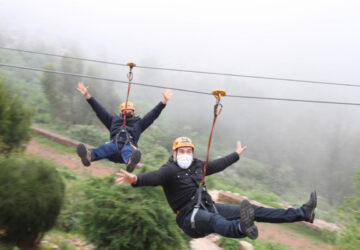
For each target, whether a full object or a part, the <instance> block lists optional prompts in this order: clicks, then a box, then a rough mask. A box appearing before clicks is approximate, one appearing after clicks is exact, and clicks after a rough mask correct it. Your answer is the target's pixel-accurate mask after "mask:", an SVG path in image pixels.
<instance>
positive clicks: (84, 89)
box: [77, 82, 91, 99]
mask: <svg viewBox="0 0 360 250" xmlns="http://www.w3.org/2000/svg"><path fill="white" fill-rule="evenodd" d="M88 89H89V86H87V87H85V85H84V83H83V82H79V83H78V88H77V90H79V92H80V93H81V94H82V95H83V96H85V98H86V99H89V98H90V97H91V96H90V94H89V92H88Z"/></svg>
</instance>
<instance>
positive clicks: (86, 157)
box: [76, 143, 91, 167]
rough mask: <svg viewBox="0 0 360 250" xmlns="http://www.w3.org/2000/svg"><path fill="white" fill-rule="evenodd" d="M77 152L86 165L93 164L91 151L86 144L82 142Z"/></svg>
mask: <svg viewBox="0 0 360 250" xmlns="http://www.w3.org/2000/svg"><path fill="white" fill-rule="evenodd" d="M76 151H77V154H78V156H79V157H80V158H81V162H82V164H83V165H84V166H85V167H88V166H90V165H91V152H90V151H89V150H88V149H87V148H86V147H85V145H84V144H82V143H80V144H79V145H78V146H77V149H76Z"/></svg>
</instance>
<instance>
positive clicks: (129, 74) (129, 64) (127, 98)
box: [123, 63, 136, 127]
mask: <svg viewBox="0 0 360 250" xmlns="http://www.w3.org/2000/svg"><path fill="white" fill-rule="evenodd" d="M127 66H129V67H130V70H129V73H128V75H127V77H128V79H129V84H128V90H127V94H126V102H125V111H126V110H127V105H128V100H129V95H130V87H131V81H132V79H133V73H132V69H133V67H135V66H136V64H135V63H128V64H127ZM125 126H126V114H125V115H124V121H123V127H125Z"/></svg>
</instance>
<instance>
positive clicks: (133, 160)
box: [126, 149, 141, 173]
mask: <svg viewBox="0 0 360 250" xmlns="http://www.w3.org/2000/svg"><path fill="white" fill-rule="evenodd" d="M140 159H141V152H140V150H138V149H135V150H134V151H133V152H132V154H131V156H130V159H129V161H128V163H127V165H126V171H128V172H129V173H131V172H132V171H134V169H135V167H136V165H137V164H138V163H139V161H140Z"/></svg>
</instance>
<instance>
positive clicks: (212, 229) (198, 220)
mask: <svg viewBox="0 0 360 250" xmlns="http://www.w3.org/2000/svg"><path fill="white" fill-rule="evenodd" d="M191 215H192V213H189V214H188V215H187V216H186V217H185V219H184V224H183V226H182V229H183V230H184V232H185V233H187V234H188V235H189V236H191V237H193V238H198V237H204V236H206V235H208V234H211V233H217V234H220V235H222V236H225V237H231V238H243V237H246V236H245V234H242V233H241V231H240V224H239V221H240V220H233V221H230V220H226V219H225V218H224V217H223V216H221V215H220V214H217V213H212V212H209V211H207V210H204V209H199V211H198V212H197V214H196V216H195V230H194V229H192V228H191Z"/></svg>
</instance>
